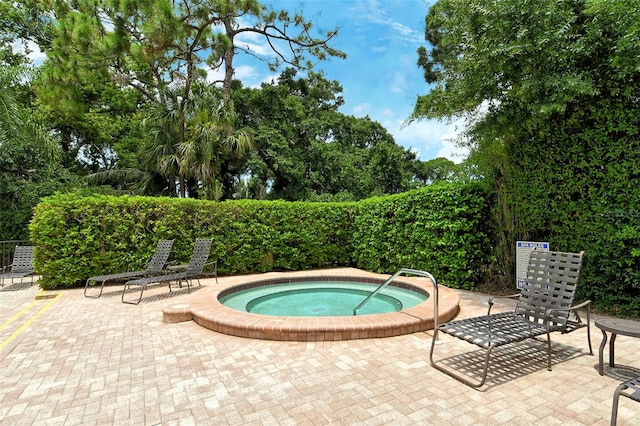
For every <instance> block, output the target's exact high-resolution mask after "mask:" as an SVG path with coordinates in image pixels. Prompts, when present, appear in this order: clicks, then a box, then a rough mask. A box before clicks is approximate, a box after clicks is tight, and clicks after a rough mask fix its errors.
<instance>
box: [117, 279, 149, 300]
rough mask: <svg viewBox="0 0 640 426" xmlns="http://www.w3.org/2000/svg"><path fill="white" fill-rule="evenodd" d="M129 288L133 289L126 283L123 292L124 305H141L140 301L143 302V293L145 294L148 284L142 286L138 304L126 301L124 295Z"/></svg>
mask: <svg viewBox="0 0 640 426" xmlns="http://www.w3.org/2000/svg"><path fill="white" fill-rule="evenodd" d="M127 287H129V288H131V284H129V283H125V285H124V289H123V290H122V303H128V304H129V305H137V304H139V303H140V301H141V300H142V293H144V288H145V287H146V284H144V285H141V286H140V297H139V298H138V301H137V302H132V301H130V300H124V294H125V293H126V291H127Z"/></svg>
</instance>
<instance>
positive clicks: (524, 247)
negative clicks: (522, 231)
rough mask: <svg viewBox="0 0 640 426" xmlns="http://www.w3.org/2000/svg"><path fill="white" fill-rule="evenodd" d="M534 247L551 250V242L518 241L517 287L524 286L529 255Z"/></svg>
mask: <svg viewBox="0 0 640 426" xmlns="http://www.w3.org/2000/svg"><path fill="white" fill-rule="evenodd" d="M533 249H538V250H549V243H546V242H537V241H516V287H518V288H519V289H521V288H522V287H524V285H525V283H526V280H525V278H526V277H527V266H529V256H531V251H532V250H533Z"/></svg>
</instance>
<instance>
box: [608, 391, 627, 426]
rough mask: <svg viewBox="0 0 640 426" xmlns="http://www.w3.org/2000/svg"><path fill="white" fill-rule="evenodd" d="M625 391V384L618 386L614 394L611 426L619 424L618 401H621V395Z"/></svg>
mask: <svg viewBox="0 0 640 426" xmlns="http://www.w3.org/2000/svg"><path fill="white" fill-rule="evenodd" d="M624 389H625V385H624V384H620V385H618V387H617V388H616V391H615V392H614V393H613V404H612V406H611V426H616V423H617V422H618V401H619V400H620V393H621V392H622V391H623V390H624Z"/></svg>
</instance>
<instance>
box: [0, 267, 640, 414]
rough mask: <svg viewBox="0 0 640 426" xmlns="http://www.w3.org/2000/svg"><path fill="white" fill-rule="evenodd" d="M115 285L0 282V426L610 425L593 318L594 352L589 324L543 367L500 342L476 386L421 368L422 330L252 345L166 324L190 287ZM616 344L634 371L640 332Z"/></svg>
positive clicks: (457, 359)
mask: <svg viewBox="0 0 640 426" xmlns="http://www.w3.org/2000/svg"><path fill="white" fill-rule="evenodd" d="M224 279H225V278H221V279H220V280H221V281H222V280H224ZM202 283H203V286H215V285H216V283H215V280H203V281H202ZM121 290H122V286H121V285H114V286H107V287H105V293H104V294H103V296H102V297H101V298H100V299H88V298H85V297H84V296H83V290H82V289H74V290H61V291H55V292H47V293H44V294H45V295H46V296H47V297H51V296H53V295H54V294H57V295H59V296H58V297H57V298H44V299H38V300H37V299H36V296H40V297H42V295H43V293H40V290H39V289H38V288H37V287H36V286H32V287H30V286H28V285H27V286H17V285H14V286H5V287H4V288H3V289H0V308H1V309H0V327H1V328H0V424H3V425H4V424H6V425H106V424H118V425H121V424H122V425H129V424H132V425H156V424H162V425H221V424H229V425H244V424H250V425H254V424H255V425H327V424H333V425H353V424H363V425H383V424H394V425H413V424H433V425H439V424H447V425H477V424H480V425H496V424H514V425H530V424H536V425H606V424H608V423H609V417H610V413H611V402H612V396H613V392H614V390H615V387H616V386H617V385H618V383H619V382H620V380H622V378H621V377H613V376H615V375H616V371H611V370H610V369H609V368H608V367H607V368H606V369H605V372H608V373H609V374H608V375H605V376H599V375H598V372H597V363H598V357H597V348H598V345H599V344H600V339H601V334H600V332H599V330H598V329H596V328H595V327H592V344H593V346H594V354H595V355H594V356H589V355H588V350H587V348H586V337H585V336H586V329H581V330H578V331H576V332H574V333H571V334H568V335H561V334H559V333H555V334H553V335H552V341H553V349H554V355H553V371H547V370H546V366H545V362H544V360H545V351H544V345H545V343H544V342H543V341H542V340H540V341H533V340H529V341H525V342H521V343H519V344H515V345H510V346H507V347H500V348H497V349H496V350H495V351H494V361H493V362H492V368H491V367H490V372H489V377H488V379H487V385H485V386H484V387H483V388H481V389H480V390H476V389H472V388H469V387H467V386H465V385H462V384H460V383H459V382H457V381H455V380H454V379H452V378H450V377H449V376H447V375H445V374H442V373H440V372H438V371H436V370H434V369H433V368H431V367H430V365H429V362H428V355H429V347H430V344H431V332H421V333H416V334H410V335H405V336H398V337H390V338H381V339H365V340H347V341H334V342H282V341H267V340H251V339H245V338H241V337H234V336H227V335H224V334H218V333H215V332H213V331H210V330H207V329H205V328H202V327H200V326H199V325H197V324H196V323H194V322H193V321H190V322H184V323H176V324H167V323H163V322H162V309H163V308H164V307H166V306H168V305H173V304H179V303H186V301H187V298H188V294H187V293H186V291H174V292H173V293H169V292H168V291H167V287H166V286H161V287H160V286H159V287H150V288H149V289H148V294H147V293H145V297H144V298H143V300H142V302H141V303H140V304H139V305H137V306H131V305H125V304H122V303H121V301H120V294H121ZM198 291H199V290H198ZM192 294H195V295H197V291H196V292H193V291H192ZM459 294H460V297H461V312H460V314H459V315H460V316H461V317H467V316H474V315H478V314H483V313H485V312H486V302H485V301H486V299H487V296H486V295H482V294H477V293H470V292H466V291H459ZM497 308H501V309H503V310H504V309H509V308H510V305H508V304H502V305H498V306H497ZM494 309H496V308H495V307H494ZM593 319H594V318H592V321H593ZM616 343H617V344H616V363H617V364H621V365H626V366H630V367H634V368H635V369H638V368H640V359H639V358H638V353H640V339H632V338H625V337H623V336H621V337H619V338H618V340H617V342H616ZM469 349H470V348H469V345H467V344H465V343H464V342H459V341H457V340H456V339H453V338H450V337H448V336H442V337H441V338H440V342H439V344H438V348H437V354H438V359H442V358H445V359H447V362H452V363H455V364H456V365H457V366H458V368H460V366H462V368H464V366H465V365H467V364H468V363H470V362H473V361H475V360H476V358H478V357H481V356H482V354H481V353H480V352H478V351H475V350H474V349H473V348H472V349H471V351H469ZM465 351H466V352H465ZM638 371H640V370H638ZM639 375H640V373H639ZM638 419H640V404H635V403H633V402H631V401H629V400H627V399H626V398H625V399H623V400H621V402H620V409H619V414H618V424H619V425H621V426H622V425H637V424H639V423H638V422H639V420H638Z"/></svg>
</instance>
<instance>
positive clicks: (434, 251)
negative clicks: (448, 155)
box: [352, 184, 492, 290]
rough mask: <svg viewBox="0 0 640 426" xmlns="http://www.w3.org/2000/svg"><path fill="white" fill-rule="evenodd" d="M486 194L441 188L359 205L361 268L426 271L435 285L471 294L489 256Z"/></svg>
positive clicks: (358, 256)
mask: <svg viewBox="0 0 640 426" xmlns="http://www.w3.org/2000/svg"><path fill="white" fill-rule="evenodd" d="M488 223H489V219H488V210H487V200H486V191H485V190H484V189H483V188H482V187H481V186H479V185H475V184H467V185H460V184H440V185H432V186H430V187H428V188H425V189H421V190H416V191H411V192H407V193H403V194H399V195H393V196H387V197H381V198H375V199H368V200H363V201H361V202H360V203H359V204H358V214H357V216H356V231H355V233H354V239H353V243H352V244H353V246H354V249H355V252H354V258H355V262H356V264H357V265H358V267H359V268H362V269H366V270H369V271H374V272H395V271H397V270H398V269H400V268H412V269H419V270H424V271H429V272H430V273H431V274H433V276H434V277H435V278H436V280H438V283H440V284H444V285H446V286H447V287H451V288H463V289H468V290H471V289H473V288H475V287H476V284H478V283H479V282H481V281H482V278H483V275H484V272H483V271H484V270H485V268H486V266H487V264H488V262H489V261H490V259H489V256H490V254H491V252H492V249H491V247H490V242H489V238H488Z"/></svg>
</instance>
